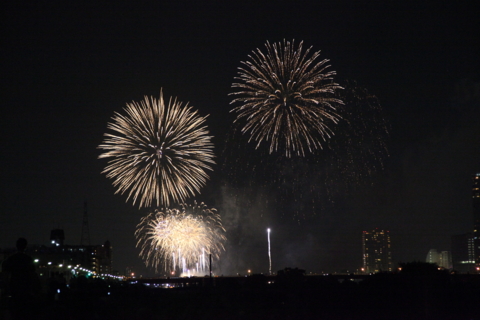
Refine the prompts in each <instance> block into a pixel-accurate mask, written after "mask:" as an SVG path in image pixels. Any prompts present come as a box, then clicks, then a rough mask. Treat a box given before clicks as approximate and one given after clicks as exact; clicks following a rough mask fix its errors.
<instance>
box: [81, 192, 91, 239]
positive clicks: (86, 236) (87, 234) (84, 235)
mask: <svg viewBox="0 0 480 320" xmlns="http://www.w3.org/2000/svg"><path fill="white" fill-rule="evenodd" d="M80 245H81V246H84V245H88V246H89V245H90V231H89V229H88V215H87V201H85V202H84V204H83V222H82V238H81V239H80Z"/></svg>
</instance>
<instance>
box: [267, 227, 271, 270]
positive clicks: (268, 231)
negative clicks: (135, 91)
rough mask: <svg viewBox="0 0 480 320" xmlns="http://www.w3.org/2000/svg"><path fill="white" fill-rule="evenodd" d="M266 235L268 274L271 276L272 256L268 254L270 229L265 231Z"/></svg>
mask: <svg viewBox="0 0 480 320" xmlns="http://www.w3.org/2000/svg"><path fill="white" fill-rule="evenodd" d="M267 234H268V262H269V264H268V266H269V267H268V274H270V275H271V274H272V255H271V253H270V228H268V229H267Z"/></svg>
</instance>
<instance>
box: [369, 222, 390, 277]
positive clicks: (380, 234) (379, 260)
mask: <svg viewBox="0 0 480 320" xmlns="http://www.w3.org/2000/svg"><path fill="white" fill-rule="evenodd" d="M362 242H363V268H364V270H365V272H366V273H377V272H391V271H392V270H393V263H392V250H391V242H390V233H389V231H386V230H379V229H378V228H377V229H374V230H373V231H363V237H362Z"/></svg>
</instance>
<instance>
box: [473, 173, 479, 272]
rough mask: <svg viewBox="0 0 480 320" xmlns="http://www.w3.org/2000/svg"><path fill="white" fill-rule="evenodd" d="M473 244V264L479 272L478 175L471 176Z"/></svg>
mask: <svg viewBox="0 0 480 320" xmlns="http://www.w3.org/2000/svg"><path fill="white" fill-rule="evenodd" d="M472 200H473V244H474V246H475V249H474V254H475V264H476V266H477V270H480V173H477V174H475V175H474V176H473V187H472Z"/></svg>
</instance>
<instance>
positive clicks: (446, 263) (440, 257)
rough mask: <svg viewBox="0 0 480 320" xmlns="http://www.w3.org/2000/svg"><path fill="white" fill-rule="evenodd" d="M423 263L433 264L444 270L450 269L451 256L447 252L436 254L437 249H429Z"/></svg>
mask: <svg viewBox="0 0 480 320" xmlns="http://www.w3.org/2000/svg"><path fill="white" fill-rule="evenodd" d="M425 261H426V262H428V263H435V264H436V265H438V266H439V267H442V268H444V269H451V268H452V256H451V254H450V252H449V251H441V252H438V251H437V249H430V251H428V254H427V258H426V259H425Z"/></svg>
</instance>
